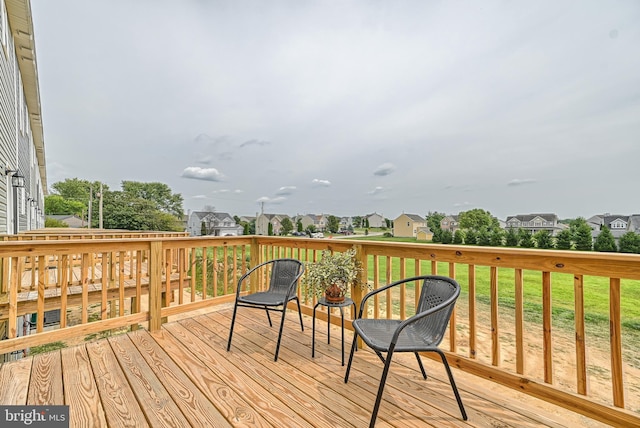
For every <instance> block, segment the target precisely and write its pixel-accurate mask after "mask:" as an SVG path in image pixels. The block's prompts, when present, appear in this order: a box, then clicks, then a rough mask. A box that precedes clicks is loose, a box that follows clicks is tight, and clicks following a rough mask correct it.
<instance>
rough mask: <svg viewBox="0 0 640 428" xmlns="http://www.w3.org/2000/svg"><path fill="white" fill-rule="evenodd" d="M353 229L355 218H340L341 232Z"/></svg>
mask: <svg viewBox="0 0 640 428" xmlns="http://www.w3.org/2000/svg"><path fill="white" fill-rule="evenodd" d="M349 228H353V218H351V217H340V230H347V229H349Z"/></svg>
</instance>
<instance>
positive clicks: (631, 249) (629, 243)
mask: <svg viewBox="0 0 640 428" xmlns="http://www.w3.org/2000/svg"><path fill="white" fill-rule="evenodd" d="M620 252H621V253H635V254H640V235H638V234H637V233H635V232H627V233H625V234H624V235H622V236H621V237H620Z"/></svg>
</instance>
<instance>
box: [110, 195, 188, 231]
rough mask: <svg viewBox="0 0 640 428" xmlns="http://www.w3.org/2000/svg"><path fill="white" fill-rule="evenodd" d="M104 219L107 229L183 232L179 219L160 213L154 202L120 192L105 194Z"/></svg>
mask: <svg viewBox="0 0 640 428" xmlns="http://www.w3.org/2000/svg"><path fill="white" fill-rule="evenodd" d="M103 219H104V227H105V228H106V229H126V230H166V231H181V230H182V225H181V224H180V221H179V219H178V218H176V217H174V216H173V215H171V214H168V213H165V212H162V211H158V210H157V208H156V204H155V203H154V202H153V201H149V200H146V199H140V198H135V197H132V196H131V195H130V194H128V193H125V192H118V191H116V192H106V193H105V195H104V215H103Z"/></svg>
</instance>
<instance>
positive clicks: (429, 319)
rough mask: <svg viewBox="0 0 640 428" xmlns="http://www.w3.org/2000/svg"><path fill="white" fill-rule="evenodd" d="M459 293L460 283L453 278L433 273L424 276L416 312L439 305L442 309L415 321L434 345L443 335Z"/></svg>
mask: <svg viewBox="0 0 640 428" xmlns="http://www.w3.org/2000/svg"><path fill="white" fill-rule="evenodd" d="M459 295H460V285H459V284H458V283H457V282H456V281H455V280H454V279H451V278H449V277H446V276H435V275H431V276H425V277H424V282H423V283H422V290H421V292H420V300H419V302H418V307H417V309H416V314H419V313H421V312H424V311H426V310H428V309H431V308H434V307H436V306H440V305H441V306H442V309H441V310H439V311H437V312H435V313H433V314H431V315H429V316H426V317H424V318H422V319H420V320H418V321H416V328H417V329H419V330H421V331H424V332H425V334H426V335H429V336H430V340H431V341H432V343H433V344H434V345H436V346H437V345H439V344H440V342H441V341H442V339H443V337H444V333H445V331H446V330H447V325H448V324H449V318H450V317H451V312H453V308H454V306H455V304H456V300H457V299H458V296H459Z"/></svg>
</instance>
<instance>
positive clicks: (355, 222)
mask: <svg viewBox="0 0 640 428" xmlns="http://www.w3.org/2000/svg"><path fill="white" fill-rule="evenodd" d="M353 225H354V226H355V227H362V217H360V216H359V215H356V216H353Z"/></svg>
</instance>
